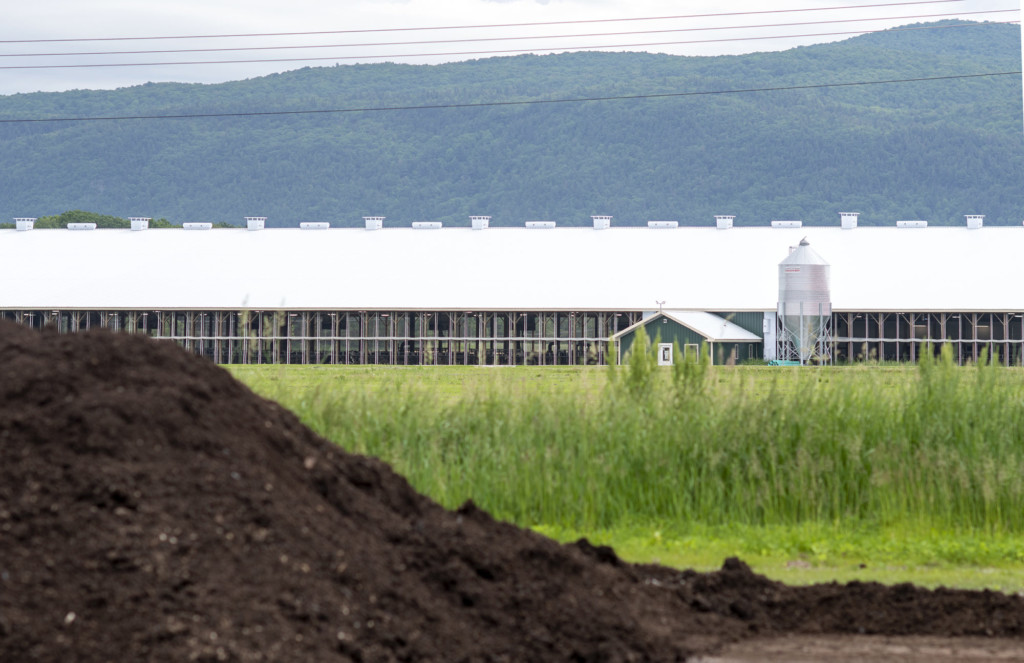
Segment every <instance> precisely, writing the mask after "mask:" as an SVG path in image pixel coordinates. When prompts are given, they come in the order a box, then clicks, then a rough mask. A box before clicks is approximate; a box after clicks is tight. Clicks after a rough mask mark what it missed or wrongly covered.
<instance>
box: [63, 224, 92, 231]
mask: <svg viewBox="0 0 1024 663" xmlns="http://www.w3.org/2000/svg"><path fill="white" fill-rule="evenodd" d="M68 230H96V224H95V223H69V224H68Z"/></svg>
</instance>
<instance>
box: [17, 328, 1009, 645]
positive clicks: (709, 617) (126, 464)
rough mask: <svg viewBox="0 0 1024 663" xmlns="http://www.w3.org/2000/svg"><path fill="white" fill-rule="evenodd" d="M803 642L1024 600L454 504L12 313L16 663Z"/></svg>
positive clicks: (190, 383) (908, 631) (979, 622)
mask: <svg viewBox="0 0 1024 663" xmlns="http://www.w3.org/2000/svg"><path fill="white" fill-rule="evenodd" d="M794 634H797V635H799V634H804V635H805V636H806V635H808V634H809V635H810V636H811V640H812V641H813V640H814V639H815V638H821V639H822V640H821V641H822V642H825V641H828V640H827V638H833V639H834V636H837V635H843V634H870V635H875V636H928V637H940V636H941V637H943V638H944V637H946V636H957V637H960V638H964V640H962V641H963V642H967V641H968V640H967V637H968V636H970V637H972V638H975V639H978V638H980V639H982V640H984V641H985V642H993V643H995V642H1008V643H1010V644H1011V645H1014V643H1020V642H1021V638H1022V636H1024V598H1021V597H1019V596H1006V595H1003V594H999V593H995V592H970V591H956V590H942V589H940V590H936V591H928V590H924V589H920V588H916V587H913V586H910V585H899V586H895V587H885V586H882V585H878V584H873V583H851V584H848V585H845V586H841V585H836V584H830V585H819V586H813V587H803V588H800V587H787V586H785V585H782V584H780V583H776V582H773V581H770V580H767V579H765V578H763V577H761V576H758V575H755V574H754V573H752V572H751V571H750V569H749V568H748V567H747V566H746V565H745V564H744V563H743V562H741V561H739V560H735V559H730V560H726V562H725V564H724V566H723V567H722V570H721V571H717V572H714V573H707V574H700V573H695V572H693V571H678V570H675V569H669V568H664V567H658V566H643V565H631V564H626V563H623V562H622V561H620V560H619V559H618V558H617V557H616V556H615V553H614V552H613V551H612V550H610V549H608V548H603V547H595V546H592V545H590V544H589V543H587V542H586V541H580V542H577V543H575V544H572V545H560V544H558V543H556V542H554V541H551V540H549V539H546V538H544V537H541V536H539V535H537V534H535V533H532V532H529V531H526V530H522V529H519V528H517V527H514V526H512V525H509V524H505V523H501V522H496V521H495V520H493V519H492V518H491V517H490V516H489V515H488V514H487V513H485V512H484V511H482V510H480V509H478V508H476V507H475V506H474V505H473V504H466V505H464V506H463V507H462V508H460V509H458V510H457V511H447V510H445V509H443V508H441V507H440V506H438V505H437V504H435V503H434V502H432V501H431V500H429V499H428V498H426V497H424V496H422V495H420V494H418V493H416V492H415V491H414V490H413V489H412V488H411V487H410V486H409V485H408V483H407V482H406V481H405V480H404V479H403V478H402V477H400V476H398V475H396V474H394V473H393V472H392V471H391V470H390V469H389V468H388V466H387V465H385V464H384V463H382V462H380V461H378V460H375V459H371V458H365V457H361V456H355V455H351V454H348V453H346V452H344V451H342V450H340V449H338V448H337V447H335V446H334V445H332V444H331V443H329V442H327V441H325V440H323V439H321V438H319V437H317V436H316V435H315V434H314V433H312V432H311V431H309V430H308V429H307V428H305V427H304V426H303V425H302V424H300V423H299V421H298V420H297V419H296V418H295V417H294V416H293V415H292V414H291V413H289V412H288V411H286V410H284V409H283V408H281V407H279V406H277V405H276V404H274V403H271V402H268V401H266V400H263V399H261V398H259V397H257V396H255V395H254V394H252V393H251V392H250V391H249V390H248V389H247V388H246V387H244V386H243V385H241V384H240V383H238V382H236V381H235V380H234V379H232V378H231V377H230V376H229V375H228V374H227V373H226V372H225V371H223V370H221V369H219V368H217V367H216V366H214V365H213V364H211V363H209V362H207V361H205V360H202V359H199V358H196V357H194V356H191V355H189V354H188V353H186V352H184V351H182V350H180V349H178V348H177V347H176V346H174V345H172V344H170V343H167V342H155V341H151V340H149V339H147V338H143V337H138V336H129V335H114V334H109V333H86V334H78V335H57V334H56V333H52V332H46V331H44V332H42V333H40V332H35V331H32V330H29V329H26V328H23V327H20V326H16V325H13V324H10V323H0V661H128V660H148V661H190V660H194V661H261V660H273V661H292V660H294V661H367V662H369V661H579V662H584V661H593V662H599V661H600V662H609V663H610V662H614V661H681V660H686V659H687V658H690V657H697V656H703V657H705V659H704V660H715V659H713V658H711V659H709V658H706V657H708V656H718V655H719V654H721V653H722V652H726V654H727V653H728V650H725V649H723V647H724V646H725V645H729V644H730V643H734V644H732V646H733V647H740V646H742V644H743V642H744V641H747V642H749V641H750V639H751V638H758V639H757V640H756V642H758V643H764V642H785V641H786V640H785V637H789V636H791V635H794ZM765 638H770V639H769V640H764V639H765ZM1000 639H1002V640H1000ZM954 642H956V641H954ZM970 642H972V643H973V642H975V640H970ZM766 646H767V645H763V644H759V645H758V647H759V648H760V649H758V650H757V651H767V650H766V649H764V647H766ZM972 646H973V645H972ZM1014 646H1015V645H1014ZM735 651H740V650H735ZM726 654H721V655H723V656H725V655H726ZM740 655H741V656H742V655H743V654H742V652H741V653H740ZM718 660H755V659H742V658H732V659H726V658H721V659H718ZM780 660H781V659H780ZM816 660H817V659H816ZM843 660H846V659H843ZM851 660H852V659H851Z"/></svg>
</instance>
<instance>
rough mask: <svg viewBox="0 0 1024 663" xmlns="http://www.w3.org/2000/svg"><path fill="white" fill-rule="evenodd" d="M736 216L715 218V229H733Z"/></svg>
mask: <svg viewBox="0 0 1024 663" xmlns="http://www.w3.org/2000/svg"><path fill="white" fill-rule="evenodd" d="M735 218H736V217H735V216H715V227H716V228H718V229H719V230H728V229H729V228H732V220H733V219H735Z"/></svg>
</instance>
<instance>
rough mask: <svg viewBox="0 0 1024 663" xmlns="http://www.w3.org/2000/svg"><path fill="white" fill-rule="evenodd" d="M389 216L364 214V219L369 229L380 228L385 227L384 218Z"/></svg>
mask: <svg viewBox="0 0 1024 663" xmlns="http://www.w3.org/2000/svg"><path fill="white" fill-rule="evenodd" d="M385 218H387V217H383V216H364V217H363V221H365V222H366V229H367V230H380V229H381V228H383V227H384V219H385Z"/></svg>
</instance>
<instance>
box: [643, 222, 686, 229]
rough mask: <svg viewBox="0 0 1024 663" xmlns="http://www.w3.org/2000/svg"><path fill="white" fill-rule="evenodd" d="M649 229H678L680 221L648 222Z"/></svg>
mask: <svg viewBox="0 0 1024 663" xmlns="http://www.w3.org/2000/svg"><path fill="white" fill-rule="evenodd" d="M647 227H648V228H678V227H679V222H678V221H648V222H647Z"/></svg>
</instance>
